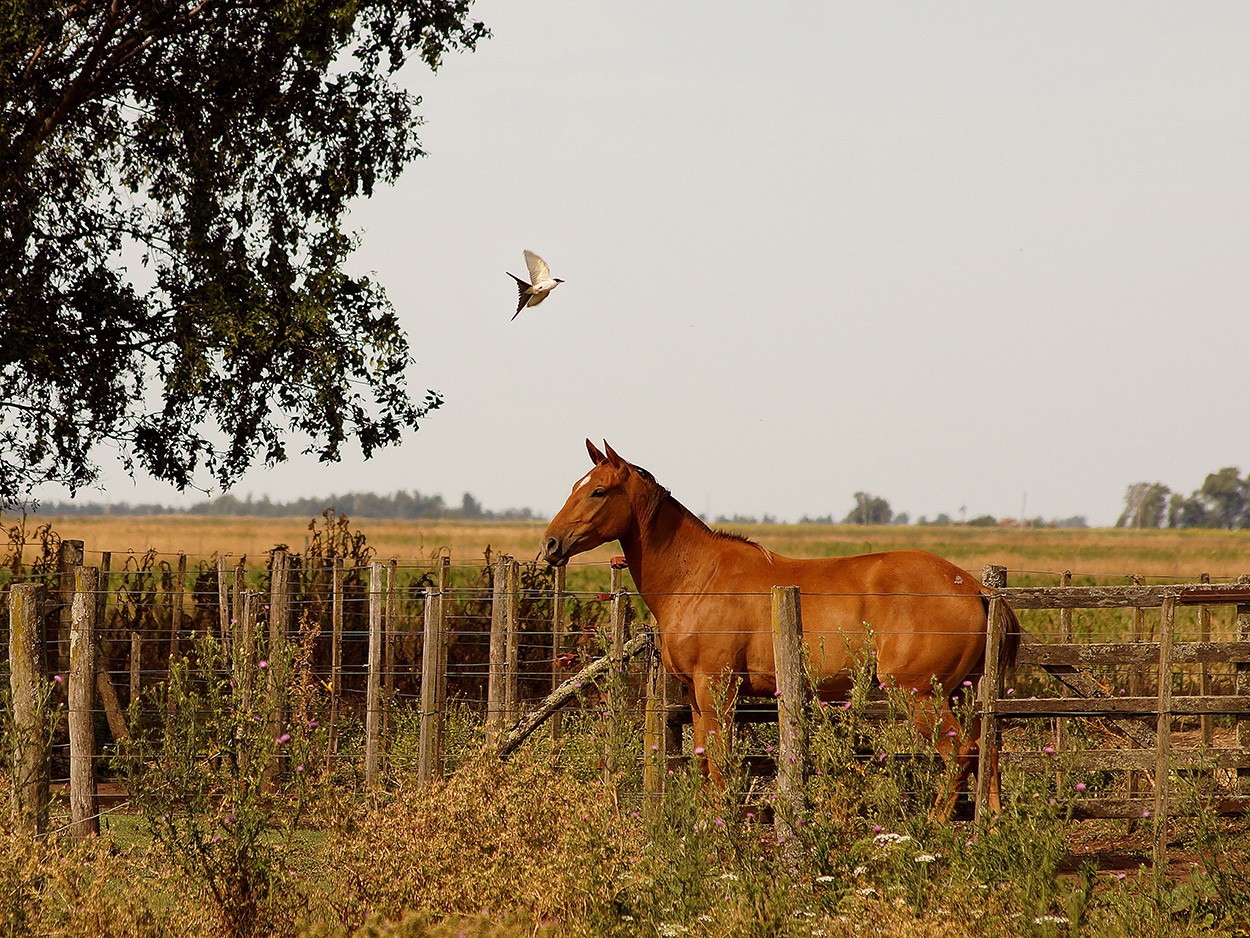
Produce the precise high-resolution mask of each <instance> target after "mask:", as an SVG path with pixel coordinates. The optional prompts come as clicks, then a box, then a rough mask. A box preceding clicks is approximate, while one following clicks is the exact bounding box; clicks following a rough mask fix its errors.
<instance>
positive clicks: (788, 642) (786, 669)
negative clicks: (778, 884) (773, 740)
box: [727, 586, 807, 863]
mask: <svg viewBox="0 0 1250 938" xmlns="http://www.w3.org/2000/svg"><path fill="white" fill-rule="evenodd" d="M772 624H773V660H774V662H775V663H774V668H775V670H776V683H777V733H778V738H777V783H776V792H777V801H776V805H775V806H776V811H775V814H774V819H773V827H774V830H775V831H776V836H777V840H778V842H779V843H780V844H781V845H782V855H783V857H785V858H786V860H787V862H788V863H794V862H797V860H798V858H799V857H800V856H801V855H802V851H803V849H804V848H803V845H802V842H801V841H800V840H799V839H798V836H797V831H798V829H799V828H800V827H802V826H803V824H804V823H806V819H807V804H806V787H805V785H804V776H805V774H806V768H807V732H806V728H805V721H804V719H803V706H804V704H805V702H806V699H807V687H806V684H807V674H806V672H805V670H804V666H803V616H802V610H801V608H800V606H799V588H798V587H797V586H774V587H773V590H772ZM727 732H728V730H727Z"/></svg>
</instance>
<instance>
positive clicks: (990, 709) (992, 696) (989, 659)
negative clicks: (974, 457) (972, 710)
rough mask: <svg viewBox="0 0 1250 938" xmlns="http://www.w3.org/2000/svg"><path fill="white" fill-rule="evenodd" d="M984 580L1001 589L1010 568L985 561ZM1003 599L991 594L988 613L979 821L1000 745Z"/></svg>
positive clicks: (975, 809)
mask: <svg viewBox="0 0 1250 938" xmlns="http://www.w3.org/2000/svg"><path fill="white" fill-rule="evenodd" d="M981 583H982V584H983V585H984V586H987V587H989V588H991V589H994V590H998V589H1001V588H1002V587H1004V586H1006V585H1007V568H1006V567H1003V566H999V565H997V564H986V565H985V569H984V571H983V572H982V575H981ZM1002 603H1003V601H1002V598H1001V597H1000V596H998V595H997V593H992V594H991V595H990V600H989V603H988V609H987V610H986V615H985V673H984V674H983V675H982V677H981V739H980V740H979V742H978V745H977V790H976V801H975V804H974V806H973V817H974V819H975V820H976V822H977V823H978V824H979V823H981V822H982V821H984V820H985V819H986V818H988V817H989V810H990V808H989V795H990V776H991V774H992V773H991V772H989V771H988V770H987V769H986V768H985V767H986V766H988V765H990V764H991V762H992V760H993V759H994V758H995V750H997V748H998V685H999V684H1000V683H1001V682H1000V680H999V677H1000V670H999V661H998V653H999V649H1000V648H1001V647H1002V640H1003V626H1004V623H1003V616H1002V613H1001V610H1002Z"/></svg>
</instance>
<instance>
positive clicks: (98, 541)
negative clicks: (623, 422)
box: [0, 515, 1250, 582]
mask: <svg viewBox="0 0 1250 938" xmlns="http://www.w3.org/2000/svg"><path fill="white" fill-rule="evenodd" d="M318 520H320V519H318ZM0 521H2V522H3V524H4V526H5V527H6V528H8V527H10V526H12V525H13V524H14V523H15V519H13V518H12V517H10V516H4V518H3V519H0ZM38 521H39V522H40V523H42V522H44V521H50V522H51V523H52V525H53V529H54V530H55V532H56V533H57V534H58V535H60V536H61V537H62V538H76V539H79V540H82V541H83V542H84V544H85V548H86V551H87V562H88V563H92V562H94V560H93V555H96V557H95V559H98V552H100V551H105V550H108V551H112V552H113V554H114V556H117V555H118V554H121V553H125V552H127V551H135V552H137V553H139V552H143V551H147V550H155V551H158V552H161V553H168V554H177V553H178V552H185V553H186V554H188V556H189V557H190V558H191V559H193V560H194V559H198V558H206V557H210V556H212V555H213V554H215V553H225V554H229V555H231V556H232V557H236V558H237V557H239V556H240V555H244V554H246V555H247V556H248V557H249V558H256V559H260V558H262V557H263V556H264V554H265V552H266V551H268V550H270V549H272V548H273V547H274V546H275V545H278V544H285V545H286V546H287V547H289V548H290V549H292V550H294V551H302V550H303V549H304V545H305V539H306V537H307V536H308V533H309V519H301V518H223V517H202V516H181V515H160V516H147V517H142V516H136V517H124V516H120V517H118V516H114V517H66V518H48V519H45V518H42V517H41V518H39V519H38ZM351 526H352V528H353V529H355V530H359V531H361V532H363V533H364V534H365V535H366V536H367V537H368V542H369V544H370V545H371V546H373V547H374V548H375V549H376V550H377V556H378V558H379V559H384V560H386V559H390V558H392V557H393V558H396V559H398V560H399V561H400V562H401V563H402V564H420V563H425V562H429V561H430V559H431V558H432V557H434V556H436V555H438V554H440V553H449V554H450V555H451V557H452V558H453V560H454V561H455V562H456V563H458V564H459V563H465V564H472V563H475V562H477V561H479V560H481V559H482V557H483V554H484V552H485V550H486V548H487V547H489V548H490V549H491V551H492V553H494V554H496V555H497V554H499V553H504V554H509V555H511V556H514V557H516V558H518V559H520V560H523V561H527V560H532V559H533V558H534V557H535V556H536V555H537V552H538V540H539V536H540V535H541V534H542V531H543V528H544V524H543V523H542V522H498V521H495V522H492V521H394V520H379V519H369V518H355V519H352V523H351ZM28 527H29V528H33V527H34V522H33V521H31V522H28ZM734 530H736V531H737V532H738V533H741V534H745V535H747V536H749V537H751V538H753V539H755V540H757V541H759V542H760V543H761V544H763V545H764V546H765V547H768V548H770V549H772V550H774V551H776V552H778V553H781V554H788V555H791V556H796V557H827V556H841V555H847V554H857V553H868V552H871V551H878V550H892V549H900V548H921V549H924V550H930V551H933V552H934V553H937V554H941V555H942V556H944V557H947V558H949V559H950V560H952V561H954V562H955V563H958V564H960V565H961V566H963V567H965V568H966V569H968V570H970V571H973V572H979V571H980V570H981V567H982V566H983V565H984V564H986V563H997V564H1002V565H1004V566H1006V567H1007V568H1008V569H1009V570H1011V571H1015V572H1017V573H1024V574H1027V575H1028V576H1029V578H1030V579H1031V580H1034V581H1035V582H1046V580H1047V577H1046V575H1047V574H1053V575H1054V576H1055V577H1056V578H1057V577H1058V576H1059V574H1061V573H1062V572H1063V571H1064V570H1070V571H1072V572H1073V574H1074V575H1075V576H1077V577H1089V576H1096V577H1098V578H1099V579H1100V580H1101V579H1104V578H1115V577H1127V576H1131V575H1135V574H1136V575H1140V576H1145V577H1166V578H1172V577H1180V578H1184V579H1190V578H1192V579H1197V577H1198V575H1199V574H1201V573H1207V574H1210V575H1211V577H1213V578H1215V579H1217V580H1218V579H1221V578H1227V577H1236V576H1239V575H1242V574H1247V573H1250V531H1210V530H1182V531H1170V530H1159V531H1132V530H1122V529H1108V528H1097V529H1085V530H1080V529H1051V528H1031V529H1026V530H1020V529H1018V528H1006V527H1002V528H980V527H966V526H949V527H936V526H935V527H918V526H888V527H859V526H850V525H818V524H792V525H783V524H770V525H745V526H739V527H737V528H735V529H734ZM618 551H619V548H618V547H617V546H616V545H605V546H603V547H601V548H599V549H598V550H596V551H592V552H590V553H589V554H587V555H585V556H584V557H583V559H584V560H589V561H606V560H607V559H608V558H609V557H610V556H611V555H612V554H614V553H617V552H618Z"/></svg>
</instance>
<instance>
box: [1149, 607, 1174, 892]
mask: <svg viewBox="0 0 1250 938" xmlns="http://www.w3.org/2000/svg"><path fill="white" fill-rule="evenodd" d="M1175 623H1176V596H1174V595H1172V596H1165V597H1163V607H1162V608H1161V609H1160V610H1159V721H1158V741H1157V744H1156V747H1155V816H1154V863H1155V868H1156V869H1161V868H1162V867H1163V866H1164V865H1166V863H1167V860H1168V852H1167V846H1168V811H1169V807H1170V806H1169V798H1168V795H1169V792H1168V778H1169V776H1170V774H1171V771H1172V644H1173V641H1172V634H1173V631H1174V628H1173V627H1174V625H1175Z"/></svg>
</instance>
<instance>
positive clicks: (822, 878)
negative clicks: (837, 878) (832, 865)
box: [816, 876, 833, 883]
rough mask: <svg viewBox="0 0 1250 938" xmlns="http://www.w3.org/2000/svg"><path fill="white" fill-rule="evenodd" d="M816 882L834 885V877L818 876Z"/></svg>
mask: <svg viewBox="0 0 1250 938" xmlns="http://www.w3.org/2000/svg"><path fill="white" fill-rule="evenodd" d="M816 882H818V883H832V882H833V877H832V876H817V877H816Z"/></svg>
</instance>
